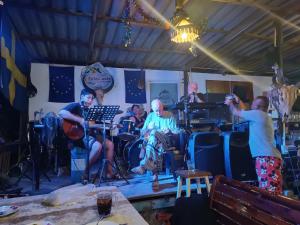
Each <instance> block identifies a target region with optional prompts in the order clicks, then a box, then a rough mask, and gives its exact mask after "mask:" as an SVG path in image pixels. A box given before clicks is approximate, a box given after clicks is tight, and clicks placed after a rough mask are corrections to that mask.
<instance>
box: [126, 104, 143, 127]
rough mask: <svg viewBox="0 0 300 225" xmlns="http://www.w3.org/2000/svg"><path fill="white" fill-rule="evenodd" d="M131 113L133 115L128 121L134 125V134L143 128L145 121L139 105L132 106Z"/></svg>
mask: <svg viewBox="0 0 300 225" xmlns="http://www.w3.org/2000/svg"><path fill="white" fill-rule="evenodd" d="M131 111H132V113H133V115H132V116H131V117H130V118H129V119H130V120H131V121H132V122H133V123H134V127H135V133H136V132H137V131H139V130H140V129H141V128H142V127H143V126H144V123H145V119H144V117H143V113H144V112H143V110H142V108H141V107H140V105H132V106H131ZM138 133H139V132H138Z"/></svg>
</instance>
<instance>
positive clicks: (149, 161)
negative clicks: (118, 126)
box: [132, 99, 179, 186]
mask: <svg viewBox="0 0 300 225" xmlns="http://www.w3.org/2000/svg"><path fill="white" fill-rule="evenodd" d="M151 108H152V110H153V112H151V113H150V114H149V115H148V116H147V119H146V121H145V123H144V126H143V128H142V130H141V135H143V136H144V139H146V140H147V145H146V154H145V156H144V158H143V159H142V160H141V162H140V165H139V166H138V167H135V168H133V169H132V172H134V173H137V174H144V173H145V172H146V170H150V171H152V172H153V186H158V170H157V166H158V161H159V160H160V158H161V157H162V153H164V152H165V151H167V150H168V148H169V147H170V146H169V143H168V142H169V136H167V134H168V133H173V134H178V133H179V129H178V128H177V125H176V120H175V118H174V117H173V115H172V113H170V112H167V111H164V108H163V104H162V103H161V101H160V100H158V99H155V100H153V101H152V102H151Z"/></svg>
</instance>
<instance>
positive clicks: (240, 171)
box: [225, 132, 257, 181]
mask: <svg viewBox="0 0 300 225" xmlns="http://www.w3.org/2000/svg"><path fill="white" fill-rule="evenodd" d="M248 141H249V135H248V133H247V132H232V133H231V135H230V138H229V146H225V148H228V151H226V150H225V154H229V157H227V158H226V156H225V158H226V160H225V165H226V168H229V170H226V176H227V177H230V178H233V179H236V180H240V181H250V180H251V181H253V180H257V176H256V172H255V163H254V161H253V158H252V156H251V152H250V147H249V143H248ZM227 145H228V144H227Z"/></svg>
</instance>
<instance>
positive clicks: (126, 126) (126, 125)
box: [119, 120, 134, 133]
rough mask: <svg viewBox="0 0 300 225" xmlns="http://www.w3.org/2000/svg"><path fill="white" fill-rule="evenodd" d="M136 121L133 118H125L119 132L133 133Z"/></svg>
mask: <svg viewBox="0 0 300 225" xmlns="http://www.w3.org/2000/svg"><path fill="white" fill-rule="evenodd" d="M133 131H134V122H132V121H131V120H123V121H122V122H121V127H120V128H119V133H133Z"/></svg>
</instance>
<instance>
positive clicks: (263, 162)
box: [225, 96, 282, 194]
mask: <svg viewBox="0 0 300 225" xmlns="http://www.w3.org/2000/svg"><path fill="white" fill-rule="evenodd" d="M236 101H237V102H238V101H239V99H236ZM225 104H226V105H228V106H229V107H230V110H231V112H232V113H233V114H234V115H236V116H239V117H242V118H244V119H245V120H248V121H249V146H250V150H251V155H252V157H253V158H255V168H256V174H257V177H258V181H259V187H260V188H262V189H265V190H267V191H270V192H272V193H274V194H281V193H282V174H281V169H282V158H281V154H280V152H279V150H278V149H276V147H275V142H274V130H273V122H272V118H271V117H270V116H269V115H268V113H267V112H268V106H269V99H268V98H267V97H265V96H258V97H256V98H255V99H254V100H253V102H252V105H251V110H247V111H245V110H240V109H239V108H238V107H237V105H236V104H234V103H233V99H230V98H226V99H225Z"/></svg>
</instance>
